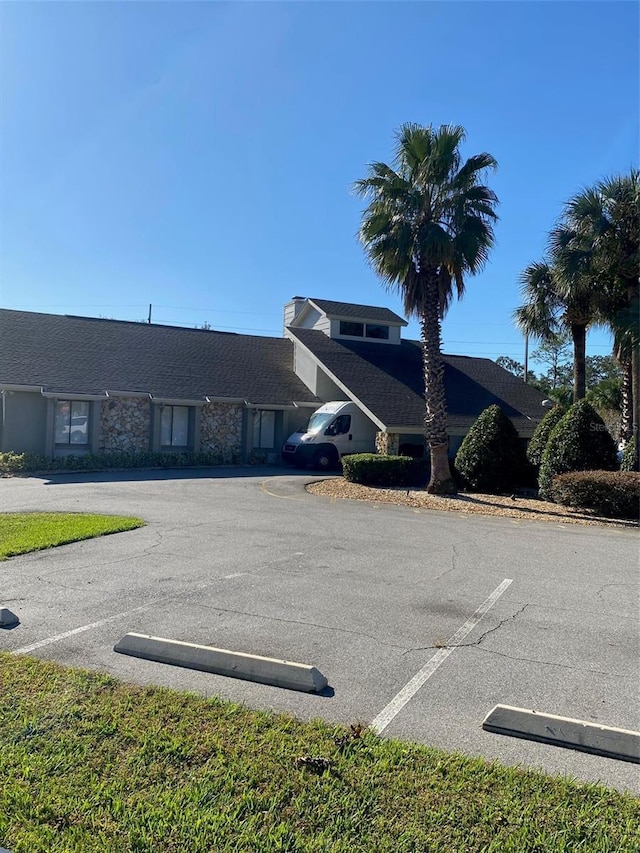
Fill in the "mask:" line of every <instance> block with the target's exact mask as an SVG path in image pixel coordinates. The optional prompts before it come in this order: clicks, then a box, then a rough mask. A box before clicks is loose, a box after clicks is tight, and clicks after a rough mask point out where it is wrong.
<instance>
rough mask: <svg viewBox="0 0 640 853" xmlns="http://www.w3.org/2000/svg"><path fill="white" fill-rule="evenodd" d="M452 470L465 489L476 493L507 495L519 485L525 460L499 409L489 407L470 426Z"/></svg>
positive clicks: (515, 431) (523, 471)
mask: <svg viewBox="0 0 640 853" xmlns="http://www.w3.org/2000/svg"><path fill="white" fill-rule="evenodd" d="M455 468H456V471H457V472H458V473H459V475H460V477H461V478H462V481H463V483H464V485H465V487H466V488H468V489H470V490H472V491H476V492H485V493H488V494H499V493H501V492H511V491H513V489H514V486H516V485H520V484H521V483H522V481H523V479H524V478H525V477H526V472H527V468H528V463H527V457H526V454H525V450H524V447H523V444H522V442H521V441H520V438H519V436H518V432H517V430H516V428H515V427H514V425H513V423H512V422H511V421H510V420H509V418H508V417H507V416H506V415H505V413H504V412H503V411H502V409H501V408H500V406H489V408H488V409H485V410H484V412H482V413H481V415H480V416H479V418H478V419H477V420H476V422H475V423H474V424H473V426H472V427H471V429H470V430H469V432H468V433H467V434H466V436H465V437H464V440H463V442H462V444H461V445H460V449H459V450H458V453H457V454H456V461H455Z"/></svg>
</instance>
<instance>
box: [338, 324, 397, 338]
mask: <svg viewBox="0 0 640 853" xmlns="http://www.w3.org/2000/svg"><path fill="white" fill-rule="evenodd" d="M340 334H341V335H345V336H348V337H350V338H373V339H374V340H377V341H388V340H389V327H388V326H381V325H380V324H379V323H355V322H353V321H352V320H340Z"/></svg>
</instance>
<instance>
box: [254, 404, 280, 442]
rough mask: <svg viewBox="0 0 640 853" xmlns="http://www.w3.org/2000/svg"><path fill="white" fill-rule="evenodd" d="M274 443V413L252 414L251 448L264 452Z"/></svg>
mask: <svg viewBox="0 0 640 853" xmlns="http://www.w3.org/2000/svg"><path fill="white" fill-rule="evenodd" d="M275 442H276V413H275V412H260V411H258V412H254V413H253V446H254V447H260V448H264V449H265V450H267V449H271V448H272V447H274V445H275Z"/></svg>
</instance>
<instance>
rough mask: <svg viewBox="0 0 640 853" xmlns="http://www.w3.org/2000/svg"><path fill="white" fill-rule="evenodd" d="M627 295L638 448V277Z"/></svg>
mask: <svg viewBox="0 0 640 853" xmlns="http://www.w3.org/2000/svg"><path fill="white" fill-rule="evenodd" d="M627 296H628V299H629V316H630V318H631V330H630V332H631V334H630V337H631V426H632V432H633V435H634V436H635V439H636V448H638V447H639V446H640V340H638V337H639V335H640V330H639V329H638V317H639V315H640V306H639V304H638V303H639V302H640V285H639V284H638V279H637V278H632V279H631V280H630V281H629V282H628V283H627Z"/></svg>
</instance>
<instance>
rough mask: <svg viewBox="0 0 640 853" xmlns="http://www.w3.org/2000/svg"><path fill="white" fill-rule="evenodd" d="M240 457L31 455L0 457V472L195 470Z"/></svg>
mask: <svg viewBox="0 0 640 853" xmlns="http://www.w3.org/2000/svg"><path fill="white" fill-rule="evenodd" d="M239 462H240V458H239V456H238V455H237V454H236V455H233V456H225V455H223V454H222V453H218V452H216V451H211V450H204V451H200V452H199V453H124V452H120V451H112V452H110V453H86V454H83V455H79V456H56V457H53V458H49V457H47V456H39V455H37V454H34V453H0V472H1V473H3V474H18V473H21V472H28V471H103V470H108V469H113V468H195V467H200V466H202V467H209V466H212V465H224V464H234V465H235V464H238V463H239Z"/></svg>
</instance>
